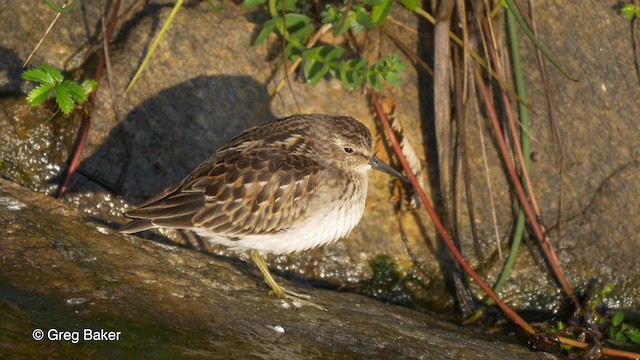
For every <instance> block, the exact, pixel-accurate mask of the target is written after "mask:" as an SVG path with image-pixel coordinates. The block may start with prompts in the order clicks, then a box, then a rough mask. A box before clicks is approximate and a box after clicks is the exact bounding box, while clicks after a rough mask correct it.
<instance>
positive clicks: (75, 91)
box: [60, 80, 87, 104]
mask: <svg viewBox="0 0 640 360" xmlns="http://www.w3.org/2000/svg"><path fill="white" fill-rule="evenodd" d="M60 87H64V88H65V89H67V90H68V91H69V95H70V96H71V99H73V101H74V102H75V103H77V104H82V103H83V102H85V101H87V93H85V92H84V89H83V88H82V86H80V84H78V83H77V82H75V81H73V80H65V81H63V82H62V84H60Z"/></svg>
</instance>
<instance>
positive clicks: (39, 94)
mask: <svg viewBox="0 0 640 360" xmlns="http://www.w3.org/2000/svg"><path fill="white" fill-rule="evenodd" d="M52 88H53V85H51V84H42V85H39V86H37V87H36V88H35V89H33V90H31V91H29V94H28V95H27V104H29V105H32V106H35V105H40V104H42V103H43V102H44V101H45V100H47V98H48V97H49V95H50V94H51V89H52Z"/></svg>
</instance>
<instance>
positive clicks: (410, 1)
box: [400, 0, 418, 11]
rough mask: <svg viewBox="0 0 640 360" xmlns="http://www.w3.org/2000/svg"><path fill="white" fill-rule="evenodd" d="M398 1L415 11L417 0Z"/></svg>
mask: <svg viewBox="0 0 640 360" xmlns="http://www.w3.org/2000/svg"><path fill="white" fill-rule="evenodd" d="M400 3H401V4H402V5H404V6H405V7H406V8H407V9H409V10H411V11H416V8H417V7H418V0H400Z"/></svg>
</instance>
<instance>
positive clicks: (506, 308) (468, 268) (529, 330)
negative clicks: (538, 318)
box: [370, 89, 536, 335]
mask: <svg viewBox="0 0 640 360" xmlns="http://www.w3.org/2000/svg"><path fill="white" fill-rule="evenodd" d="M370 92H371V96H372V100H373V105H374V106H375V108H376V111H377V113H378V116H379V117H380V120H381V121H382V125H383V127H384V130H385V132H386V133H387V137H388V138H389V141H390V142H391V146H392V147H393V149H394V151H395V152H396V154H402V150H401V148H400V144H399V143H398V139H396V136H395V134H394V133H393V129H392V128H391V125H390V124H389V120H388V119H387V117H386V115H385V114H384V110H383V109H382V105H381V104H380V101H379V100H378V95H377V94H376V93H375V91H373V90H371V89H370ZM398 158H399V160H400V163H401V164H402V167H403V168H404V169H405V171H406V172H407V176H408V177H409V180H410V181H411V184H412V185H413V187H414V188H415V189H416V192H417V193H418V196H419V197H420V200H422V204H423V205H424V208H425V209H426V210H427V213H429V216H430V217H431V220H432V221H433V224H434V226H435V227H436V230H437V231H438V234H440V237H441V238H442V240H443V241H444V243H445V244H446V245H447V247H448V248H449V250H450V251H451V253H452V254H453V256H454V257H455V259H456V261H458V263H459V264H460V266H461V267H462V268H463V269H464V271H465V272H466V273H467V274H469V276H470V277H471V278H472V279H473V281H475V282H476V284H478V286H480V288H481V289H482V290H483V291H484V292H485V293H486V294H487V295H488V296H489V297H490V298H491V299H492V300H493V301H494V302H495V303H496V305H498V307H499V308H500V309H501V310H502V311H503V312H504V314H505V315H506V316H507V317H508V318H510V319H511V320H512V321H513V322H515V323H516V324H517V325H518V326H520V328H522V329H523V330H524V331H526V332H527V333H529V334H531V335H533V334H535V333H536V331H535V330H534V329H533V328H532V327H531V325H529V324H528V323H527V322H526V321H525V320H524V319H523V318H521V317H520V316H519V315H518V314H517V313H516V312H515V311H513V310H512V309H511V308H510V307H509V306H507V305H506V304H505V303H504V302H503V301H502V300H500V298H498V296H497V295H496V294H495V293H494V292H493V290H491V287H489V285H487V284H486V283H485V282H484V281H483V280H482V279H481V278H480V276H478V274H476V273H475V272H474V271H473V269H472V268H471V266H470V265H469V264H468V263H467V262H466V260H465V259H464V257H463V256H462V254H461V253H460V251H458V248H457V247H456V245H455V243H454V242H453V240H452V239H451V236H449V234H448V233H447V231H446V230H445V228H444V225H443V224H442V222H441V221H440V218H439V217H438V215H437V214H436V212H435V210H434V209H433V207H432V206H431V203H430V202H429V200H428V199H427V196H426V195H425V193H424V190H422V187H420V183H419V182H418V179H417V178H416V175H415V174H414V173H413V170H411V167H410V166H409V163H407V160H406V159H405V158H404V156H398Z"/></svg>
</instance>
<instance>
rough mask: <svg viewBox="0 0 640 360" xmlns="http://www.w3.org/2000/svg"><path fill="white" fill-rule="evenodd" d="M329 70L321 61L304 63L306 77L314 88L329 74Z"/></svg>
mask: <svg viewBox="0 0 640 360" xmlns="http://www.w3.org/2000/svg"><path fill="white" fill-rule="evenodd" d="M328 70H329V68H328V67H327V66H325V65H324V64H323V63H321V62H319V61H315V60H313V59H309V60H307V61H306V62H305V63H304V68H303V71H304V76H305V78H307V82H308V83H309V84H310V85H311V86H313V85H315V84H317V83H318V81H320V79H322V77H323V76H324V75H325V74H326V73H327V71H328Z"/></svg>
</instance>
